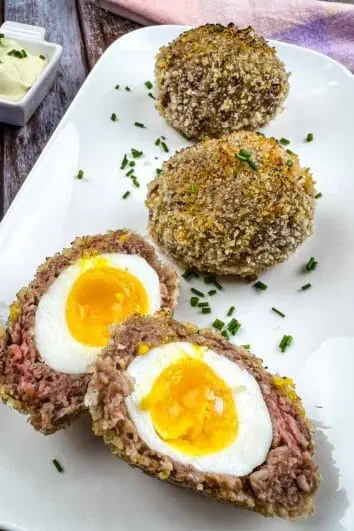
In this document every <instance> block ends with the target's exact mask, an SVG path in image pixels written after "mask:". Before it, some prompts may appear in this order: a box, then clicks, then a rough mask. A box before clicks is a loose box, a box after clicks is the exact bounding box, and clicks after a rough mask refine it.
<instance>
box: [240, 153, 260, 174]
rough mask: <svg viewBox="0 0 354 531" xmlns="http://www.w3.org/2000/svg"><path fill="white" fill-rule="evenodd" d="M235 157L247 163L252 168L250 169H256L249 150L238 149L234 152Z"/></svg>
mask: <svg viewBox="0 0 354 531" xmlns="http://www.w3.org/2000/svg"><path fill="white" fill-rule="evenodd" d="M236 157H237V158H238V159H239V160H241V161H243V162H247V164H248V165H249V166H250V168H252V170H254V171H257V170H258V166H257V164H256V163H255V162H254V160H252V153H250V152H249V151H246V150H245V149H240V151H239V152H238V153H236Z"/></svg>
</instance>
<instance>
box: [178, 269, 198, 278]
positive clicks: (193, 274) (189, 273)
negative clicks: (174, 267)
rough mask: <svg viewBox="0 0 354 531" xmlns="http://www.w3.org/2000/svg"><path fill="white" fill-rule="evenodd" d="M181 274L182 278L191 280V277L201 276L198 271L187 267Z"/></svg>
mask: <svg viewBox="0 0 354 531" xmlns="http://www.w3.org/2000/svg"><path fill="white" fill-rule="evenodd" d="M181 276H182V278H184V280H189V279H190V278H191V277H196V278H198V277H199V275H198V273H196V272H195V271H193V270H192V269H186V270H185V272H184V273H182V275H181Z"/></svg>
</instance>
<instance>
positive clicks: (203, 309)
mask: <svg viewBox="0 0 354 531" xmlns="http://www.w3.org/2000/svg"><path fill="white" fill-rule="evenodd" d="M202 313H211V308H210V307H209V308H202Z"/></svg>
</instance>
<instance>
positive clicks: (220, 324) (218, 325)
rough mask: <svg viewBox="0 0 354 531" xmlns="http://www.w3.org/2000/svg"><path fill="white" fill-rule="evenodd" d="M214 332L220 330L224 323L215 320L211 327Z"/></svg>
mask: <svg viewBox="0 0 354 531" xmlns="http://www.w3.org/2000/svg"><path fill="white" fill-rule="evenodd" d="M212 326H213V327H214V328H216V330H222V329H223V328H224V326H225V323H224V321H220V319H215V321H214V322H213V325H212Z"/></svg>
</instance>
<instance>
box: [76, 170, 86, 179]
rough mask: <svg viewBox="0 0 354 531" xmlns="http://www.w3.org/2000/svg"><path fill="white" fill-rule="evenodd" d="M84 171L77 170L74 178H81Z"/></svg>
mask: <svg viewBox="0 0 354 531" xmlns="http://www.w3.org/2000/svg"><path fill="white" fill-rule="evenodd" d="M84 173H85V172H84V170H79V171H78V172H77V175H76V178H77V179H82V178H83V176H84Z"/></svg>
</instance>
